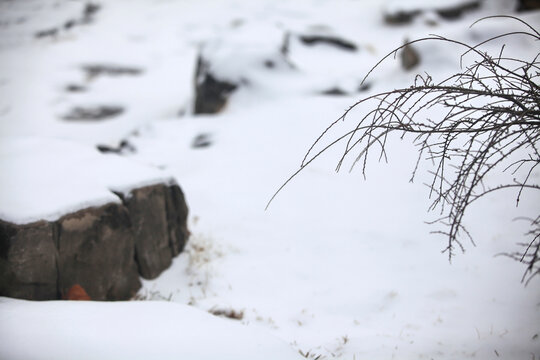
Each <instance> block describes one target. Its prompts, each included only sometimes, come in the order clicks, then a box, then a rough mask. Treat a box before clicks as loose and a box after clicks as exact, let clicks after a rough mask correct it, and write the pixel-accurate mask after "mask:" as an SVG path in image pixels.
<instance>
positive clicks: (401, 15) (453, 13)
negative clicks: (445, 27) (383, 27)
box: [384, 0, 481, 25]
mask: <svg viewBox="0 0 540 360" xmlns="http://www.w3.org/2000/svg"><path fill="white" fill-rule="evenodd" d="M480 5H481V2H480V1H479V0H469V1H467V0H465V1H456V2H455V3H454V5H449V6H444V7H437V6H435V7H426V8H418V9H415V8H412V9H399V10H395V11H386V12H385V13H384V22H385V23H386V24H389V25H404V24H409V23H411V22H412V21H413V20H414V19H415V18H416V17H417V16H419V15H420V14H422V13H424V12H426V11H434V12H435V13H437V14H438V15H439V16H440V17H441V18H443V19H446V20H455V19H459V18H460V17H461V16H462V15H463V14H464V13H466V12H469V11H472V10H476V9H478V8H480Z"/></svg>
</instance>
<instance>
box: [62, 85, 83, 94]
mask: <svg viewBox="0 0 540 360" xmlns="http://www.w3.org/2000/svg"><path fill="white" fill-rule="evenodd" d="M65 90H66V91H67V92H72V93H81V92H85V91H86V90H87V89H86V87H85V86H82V85H77V84H69V85H67V86H66V87H65Z"/></svg>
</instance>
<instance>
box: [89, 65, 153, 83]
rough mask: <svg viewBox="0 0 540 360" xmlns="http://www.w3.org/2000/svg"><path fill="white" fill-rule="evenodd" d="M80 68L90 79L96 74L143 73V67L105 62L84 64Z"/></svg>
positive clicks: (120, 74) (132, 74)
mask: <svg viewBox="0 0 540 360" xmlns="http://www.w3.org/2000/svg"><path fill="white" fill-rule="evenodd" d="M82 70H83V71H84V72H85V73H86V77H87V78H88V79H90V80H91V79H94V78H96V77H98V76H137V75H141V74H142V73H143V69H141V68H138V67H134V66H123V65H107V64H89V65H84V66H83V67H82Z"/></svg>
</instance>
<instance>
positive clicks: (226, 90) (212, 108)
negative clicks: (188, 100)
mask: <svg viewBox="0 0 540 360" xmlns="http://www.w3.org/2000/svg"><path fill="white" fill-rule="evenodd" d="M237 87H238V85H237V84H233V83H231V82H228V81H225V80H220V79H218V78H217V77H216V76H215V75H214V74H212V73H211V72H210V69H209V66H208V63H207V61H206V60H205V59H203V58H202V56H199V58H198V60H197V70H196V72H195V107H194V112H195V114H215V113H218V112H220V111H221V110H222V109H223V107H224V106H225V104H226V103H227V99H228V98H229V96H230V94H231V93H232V92H233V91H234V90H236V88H237Z"/></svg>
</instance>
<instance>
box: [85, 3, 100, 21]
mask: <svg viewBox="0 0 540 360" xmlns="http://www.w3.org/2000/svg"><path fill="white" fill-rule="evenodd" d="M99 10H101V6H99V5H98V4H95V3H92V2H88V3H86V5H85V6H84V9H83V14H82V19H81V22H82V23H83V24H88V23H91V22H92V21H93V20H94V16H95V15H96V14H97V13H98V11H99Z"/></svg>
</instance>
